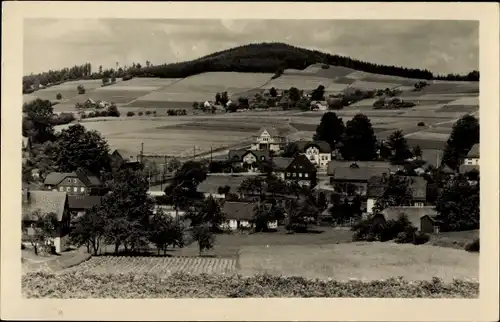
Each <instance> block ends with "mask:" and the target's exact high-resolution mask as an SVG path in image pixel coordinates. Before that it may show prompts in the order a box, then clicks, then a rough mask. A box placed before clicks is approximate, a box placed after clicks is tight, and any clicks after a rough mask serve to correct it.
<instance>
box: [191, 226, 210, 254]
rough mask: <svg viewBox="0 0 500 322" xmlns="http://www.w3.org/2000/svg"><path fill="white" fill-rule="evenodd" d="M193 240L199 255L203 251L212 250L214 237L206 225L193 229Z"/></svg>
mask: <svg viewBox="0 0 500 322" xmlns="http://www.w3.org/2000/svg"><path fill="white" fill-rule="evenodd" d="M193 239H194V240H195V241H197V242H198V250H199V255H200V256H201V254H202V253H203V251H205V250H210V249H212V248H214V245H215V235H214V234H213V233H212V231H211V230H210V227H209V226H208V225H206V224H205V225H200V226H196V227H194V228H193Z"/></svg>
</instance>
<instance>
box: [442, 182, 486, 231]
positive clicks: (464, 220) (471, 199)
mask: <svg viewBox="0 0 500 322" xmlns="http://www.w3.org/2000/svg"><path fill="white" fill-rule="evenodd" d="M479 204H480V203H479V182H478V183H477V184H476V183H471V182H469V180H467V177H466V176H465V175H458V176H456V177H454V178H453V179H451V180H449V181H448V182H447V184H446V185H445V186H444V189H443V190H442V191H441V193H440V195H439V197H438V199H437V201H436V211H437V212H438V213H439V219H441V220H442V222H443V225H442V227H441V228H442V229H443V230H444V231H459V230H468V229H478V228H479Z"/></svg>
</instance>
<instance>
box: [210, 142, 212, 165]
mask: <svg viewBox="0 0 500 322" xmlns="http://www.w3.org/2000/svg"><path fill="white" fill-rule="evenodd" d="M210 163H212V146H210Z"/></svg>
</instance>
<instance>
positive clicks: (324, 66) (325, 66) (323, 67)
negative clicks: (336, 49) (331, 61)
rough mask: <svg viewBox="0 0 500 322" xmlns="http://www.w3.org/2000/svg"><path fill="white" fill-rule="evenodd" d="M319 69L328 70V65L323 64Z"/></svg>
mask: <svg viewBox="0 0 500 322" xmlns="http://www.w3.org/2000/svg"><path fill="white" fill-rule="evenodd" d="M321 68H322V69H330V65H328V64H323V65H321Z"/></svg>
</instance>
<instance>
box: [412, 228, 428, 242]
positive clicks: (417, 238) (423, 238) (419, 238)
mask: <svg viewBox="0 0 500 322" xmlns="http://www.w3.org/2000/svg"><path fill="white" fill-rule="evenodd" d="M429 239H430V237H429V235H427V234H426V233H423V232H421V231H417V232H416V233H415V234H414V235H413V245H422V244H425V243H427V242H428V241H429Z"/></svg>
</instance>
